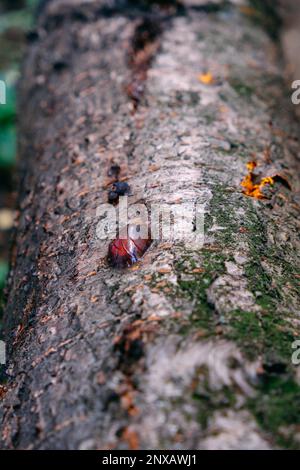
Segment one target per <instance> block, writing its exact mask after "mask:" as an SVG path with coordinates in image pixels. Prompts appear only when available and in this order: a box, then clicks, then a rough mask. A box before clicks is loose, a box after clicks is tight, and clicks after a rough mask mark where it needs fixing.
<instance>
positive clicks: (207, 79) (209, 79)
mask: <svg viewBox="0 0 300 470" xmlns="http://www.w3.org/2000/svg"><path fill="white" fill-rule="evenodd" d="M198 80H199V82H201V83H204V85H212V84H213V83H214V81H215V80H214V77H213V76H212V74H211V73H210V72H206V73H201V74H200V75H198Z"/></svg>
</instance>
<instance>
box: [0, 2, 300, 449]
mask: <svg viewBox="0 0 300 470" xmlns="http://www.w3.org/2000/svg"><path fill="white" fill-rule="evenodd" d="M214 3H215V4H216V5H217V6H216V8H211V7H210V8H208V7H207V5H206V4H205V3H204V2H201V1H199V2H186V4H185V7H179V6H178V5H177V6H174V5H167V6H164V7H158V6H157V5H154V6H150V7H149V5H147V2H144V3H143V4H140V6H139V5H137V3H136V2H135V4H132V3H131V2H128V3H126V2H100V1H98V2H93V1H92V2H83V1H82V0H78V1H77V0H76V1H72V2H71V1H67V0H52V1H51V2H48V3H46V5H45V7H44V9H43V11H42V13H41V14H40V17H39V26H38V31H39V37H38V39H37V40H36V41H35V42H34V43H32V44H30V46H29V48H28V53H27V56H26V59H25V61H24V66H23V73H22V80H21V83H20V103H19V106H20V116H21V118H20V165H21V175H22V180H21V189H20V201H19V208H20V211H19V220H18V225H17V229H16V242H15V248H14V251H13V257H12V271H11V274H10V280H9V286H8V301H7V307H6V312H5V327H6V334H7V338H8V340H9V349H10V351H9V361H8V369H7V371H6V374H7V380H6V382H5V383H3V385H2V386H1V417H2V426H1V442H2V444H1V445H2V447H3V448H17V449H107V448H119V449H120V448H121V449H127V448H131V449H136V448H142V449H150V448H160V449H194V448H199V449H254V448H258V449H269V448H277V447H293V448H296V447H299V442H300V438H299V431H298V434H297V429H299V416H298V413H297V411H298V404H299V402H300V374H299V369H297V368H296V367H295V366H293V365H292V364H291V354H292V349H291V344H292V342H293V339H296V337H297V336H298V335H299V292H298V293H297V289H298V285H299V271H298V274H297V268H299V258H298V256H297V250H298V249H299V239H298V231H299V221H298V220H297V214H298V213H299V176H298V169H299V157H298V155H299V148H300V145H299V139H298V125H297V123H296V122H295V121H294V119H293V110H292V105H291V103H290V97H289V96H288V94H287V91H286V88H285V84H284V82H283V78H282V64H281V60H280V57H279V55H278V47H277V45H276V44H275V43H274V42H273V41H272V40H271V39H270V38H269V36H268V34H267V32H265V31H264V30H263V29H262V28H261V26H260V25H259V24H257V23H255V22H253V18H252V16H253V15H250V16H249V10H247V9H246V10H245V8H242V7H243V4H242V2H232V4H231V5H228V2H226V3H223V2H214ZM245 12H246V13H248V14H245ZM145 16H146V17H147V21H148V23H147V21H146V24H149V21H150V23H151V22H152V23H151V24H153V22H154V23H155V24H157V25H159V31H160V32H159V35H158V36H157V35H155V40H154V41H152V42H151V41H150V47H149V42H147V40H146V46H144V43H143V42H142V52H141V51H140V50H139V53H141V54H142V58H141V59H139V58H135V59H136V60H134V59H132V58H131V60H129V54H132V53H133V52H132V51H133V50H134V48H133V46H132V40H133V38H136V32H137V30H138V28H140V27H141V23H142V21H144V20H143V18H144V17H145ZM149 18H150V20H149ZM150 36H151V35H150ZM156 41H158V43H156ZM147 47H148V49H147ZM145 49H147V50H145ZM143 54H144V55H143ZM140 63H142V69H143V70H142V72H141V73H140V71H139V72H137V68H138V65H137V64H140ZM130 64H131V66H130ZM145 70H146V71H145ZM205 71H210V72H211V74H212V76H213V77H214V78H215V80H214V82H213V83H211V84H205V83H201V81H199V79H198V77H199V74H201V73H203V72H205ZM140 78H141V81H142V82H143V83H142V93H141V94H139V95H138V106H136V105H135V104H133V103H132V99H131V98H132V93H128V84H130V83H131V82H132V81H134V80H139V79H140ZM126 87H127V89H126ZM252 160H256V161H257V162H258V164H259V165H258V168H260V169H261V171H262V176H272V175H273V176H274V175H281V176H282V179H278V180H276V181H275V184H274V186H272V188H269V190H268V191H269V193H268V194H267V195H266V199H261V200H257V199H255V198H251V197H247V196H246V195H244V194H243V193H242V188H241V186H240V183H241V181H242V180H243V178H244V177H245V175H246V174H247V169H246V164H247V162H249V161H252ZM112 163H114V164H118V165H120V167H121V177H122V178H124V179H126V181H127V182H128V183H129V184H130V187H131V188H132V191H133V193H134V195H138V197H140V198H142V199H143V200H144V201H146V202H147V204H150V203H151V202H161V203H168V204H172V203H178V201H185V200H187V199H188V200H192V201H193V200H195V199H197V198H200V199H201V200H202V201H203V203H205V207H206V216H205V244H204V246H203V248H201V249H197V248H193V247H191V246H185V244H184V243H183V242H180V243H177V242H173V243H163V242H161V243H158V242H154V243H153V244H152V246H151V247H150V249H149V250H148V251H147V252H146V254H145V255H144V257H143V259H142V260H141V261H140V262H139V263H138V264H137V265H136V266H134V267H132V268H130V269H127V270H116V269H113V268H111V267H110V266H109V265H108V264H107V261H106V255H107V247H108V241H107V240H104V241H100V240H99V239H98V238H97V235H96V227H97V223H98V222H99V220H98V218H97V215H96V211H97V207H98V206H99V204H101V203H104V202H107V187H108V185H109V183H110V178H109V177H108V176H107V173H108V171H109V168H110V166H111V164H112ZM287 181H288V183H289V185H290V187H291V189H289V188H288V187H287V186H288V185H287V184H283V183H285V182H287Z"/></svg>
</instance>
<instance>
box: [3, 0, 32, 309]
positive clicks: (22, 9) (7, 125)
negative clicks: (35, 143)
mask: <svg viewBox="0 0 300 470" xmlns="http://www.w3.org/2000/svg"><path fill="white" fill-rule="evenodd" d="M38 2H39V0H0V80H3V81H4V82H5V85H6V104H0V313H1V307H2V304H3V288H4V285H5V280H6V276H7V272H8V261H9V248H10V247H9V245H10V236H11V232H12V225H13V218H14V207H15V187H14V186H15V184H14V180H15V177H14V172H15V165H16V159H17V145H16V142H17V138H16V136H17V132H16V128H17V115H16V86H17V82H18V80H19V78H20V62H21V58H22V55H23V52H24V46H25V44H26V34H27V32H28V31H30V29H31V28H32V27H33V23H34V11H35V8H36V6H37V4H38Z"/></svg>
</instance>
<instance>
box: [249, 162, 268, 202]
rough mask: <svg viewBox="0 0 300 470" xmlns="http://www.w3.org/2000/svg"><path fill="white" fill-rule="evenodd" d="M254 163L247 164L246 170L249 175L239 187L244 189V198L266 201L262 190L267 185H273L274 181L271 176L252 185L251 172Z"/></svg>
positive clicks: (254, 165)
mask: <svg viewBox="0 0 300 470" xmlns="http://www.w3.org/2000/svg"><path fill="white" fill-rule="evenodd" d="M256 165H257V164H256V162H248V163H247V165H246V166H247V170H248V171H249V173H248V174H247V175H246V176H245V177H244V179H243V181H242V182H241V186H242V187H243V188H244V190H243V193H244V194H245V195H246V196H250V197H255V198H256V199H266V196H265V195H264V194H263V192H262V190H263V188H264V186H266V185H267V184H269V185H273V184H274V179H273V178H272V177H271V176H267V177H265V178H262V179H261V180H260V181H259V182H258V183H254V175H253V170H254V168H255V167H256Z"/></svg>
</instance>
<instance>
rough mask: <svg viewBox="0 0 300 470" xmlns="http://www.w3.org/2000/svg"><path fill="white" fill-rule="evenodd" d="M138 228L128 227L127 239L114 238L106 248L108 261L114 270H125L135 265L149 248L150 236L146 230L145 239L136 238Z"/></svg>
mask: <svg viewBox="0 0 300 470" xmlns="http://www.w3.org/2000/svg"><path fill="white" fill-rule="evenodd" d="M138 232H139V228H138V227H137V226H135V225H128V227H127V237H126V238H116V239H115V240H113V241H112V242H111V243H110V245H109V248H108V260H109V262H110V264H111V265H112V266H113V267H115V268H127V267H129V266H132V265H133V264H134V263H136V262H137V261H138V260H139V259H140V258H141V257H142V256H143V254H144V253H145V251H146V250H147V249H148V248H149V246H150V244H151V236H150V233H149V231H148V229H147V230H146V233H147V234H148V235H147V238H142V237H141V236H138V235H137V233H138ZM141 233H142V231H141Z"/></svg>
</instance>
